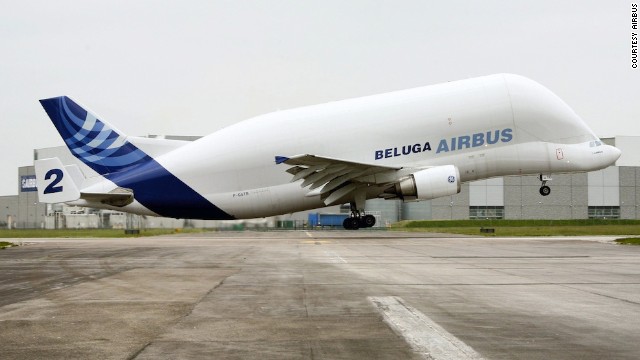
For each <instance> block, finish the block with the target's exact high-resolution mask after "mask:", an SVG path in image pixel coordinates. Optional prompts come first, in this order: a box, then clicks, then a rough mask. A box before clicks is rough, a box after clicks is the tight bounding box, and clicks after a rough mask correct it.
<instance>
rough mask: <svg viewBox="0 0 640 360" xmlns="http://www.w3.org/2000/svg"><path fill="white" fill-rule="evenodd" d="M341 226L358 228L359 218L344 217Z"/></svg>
mask: <svg viewBox="0 0 640 360" xmlns="http://www.w3.org/2000/svg"><path fill="white" fill-rule="evenodd" d="M342 226H343V227H344V228H345V229H347V230H358V228H360V220H358V218H355V217H350V218H346V219H344V221H343V222H342Z"/></svg>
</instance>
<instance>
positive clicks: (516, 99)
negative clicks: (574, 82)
mask: <svg viewBox="0 0 640 360" xmlns="http://www.w3.org/2000/svg"><path fill="white" fill-rule="evenodd" d="M503 77H504V81H505V84H506V86H507V89H508V91H509V96H510V97H511V106H512V109H513V120H514V123H515V126H516V129H517V136H518V138H519V141H520V142H529V141H545V142H552V143H562V144H577V143H583V142H587V141H592V140H596V139H598V137H597V136H596V135H595V134H594V133H593V131H591V129H589V127H588V126H587V125H586V124H585V123H584V121H583V120H582V119H581V118H580V117H579V116H578V115H577V114H576V113H575V112H574V111H573V109H571V108H570V107H569V105H567V104H566V103H565V102H564V101H562V100H561V99H560V98H559V97H558V96H557V95H555V94H554V93H553V92H551V91H550V90H549V89H547V88H546V87H544V86H542V85H540V84H538V83H537V82H535V81H533V80H530V79H528V78H525V77H523V76H519V75H513V74H503Z"/></svg>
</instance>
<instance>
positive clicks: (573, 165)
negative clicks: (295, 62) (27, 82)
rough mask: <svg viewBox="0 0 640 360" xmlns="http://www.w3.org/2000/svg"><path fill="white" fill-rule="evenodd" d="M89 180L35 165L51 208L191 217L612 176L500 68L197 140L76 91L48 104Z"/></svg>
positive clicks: (532, 90)
mask: <svg viewBox="0 0 640 360" xmlns="http://www.w3.org/2000/svg"><path fill="white" fill-rule="evenodd" d="M40 103H41V104H42V106H43V107H44V109H45V110H46V112H47V114H48V115H49V117H50V118H51V120H52V121H53V124H54V125H55V127H56V128H57V130H58V131H59V133H60V135H61V136H62V138H63V139H64V141H65V143H66V145H67V146H68V147H69V149H70V150H71V152H72V153H73V155H74V156H76V157H77V158H78V159H80V160H81V161H82V162H84V163H85V164H86V165H88V166H89V167H90V168H91V169H93V170H94V171H95V172H97V173H98V174H99V176H97V177H85V176H84V174H82V173H81V171H80V170H79V168H78V167H77V166H75V165H71V166H64V165H63V164H62V162H61V161H60V160H59V159H57V158H52V159H43V160H37V161H36V162H35V167H36V177H37V182H38V195H39V199H40V201H41V202H47V203H56V202H65V203H68V204H72V205H78V206H86V207H94V208H104V209H112V210H119V211H125V212H131V213H136V214H142V215H152V216H164V217H174V218H191V219H247V218H257V217H267V216H273V215H280V214H285V213H292V212H296V211H302V210H308V209H314V208H319V207H324V206H329V205H335V204H343V203H350V204H351V210H352V213H351V217H350V218H347V219H346V220H345V222H344V227H345V228H347V229H358V228H362V227H370V226H373V225H374V224H375V218H374V217H373V216H372V215H370V214H366V212H365V209H364V204H365V200H366V199H375V198H383V199H402V200H403V201H414V200H429V199H434V198H437V197H441V196H448V195H454V194H456V193H458V192H459V191H460V186H461V184H462V183H463V182H467V181H472V180H478V179H486V178H491V177H497V176H508V175H525V174H540V180H541V187H540V194H541V195H542V196H547V195H549V193H550V188H549V186H548V185H547V184H546V182H547V181H548V180H550V177H549V175H550V174H551V173H569V172H584V171H592V170H598V169H603V168H606V167H608V166H610V165H612V164H614V162H615V161H616V160H617V159H618V158H619V157H620V150H618V149H617V148H615V147H613V146H609V145H605V144H603V143H602V142H601V141H600V139H598V137H597V136H596V135H595V134H594V133H593V132H592V131H591V130H590V129H589V128H588V127H587V125H586V124H585V123H584V122H583V121H582V120H581V119H580V117H578V115H576V114H575V113H574V112H573V111H572V110H571V108H569V106H567V105H566V104H565V103H564V102H563V101H562V100H560V98H558V97H557V96H556V95H554V94H553V93H552V92H551V91H549V90H548V89H546V88H545V87H543V86H541V85H540V84H538V83H536V82H534V81H532V80H529V79H527V78H524V77H521V76H517V75H511V74H498V75H491V76H486V77H479V78H474V79H468V80H462V81H456V82H449V83H445V84H440V85H433V86H426V87H420V88H416V89H410V90H404V91H397V92H391V93H386V94H381V95H374V96H367V97H362V98H356V99H351V100H344V101H337V102H331V103H327V104H322V105H316V106H308V107H302V108H297V109H292V110H287V111H278V112H274V113H269V114H266V115H262V116H258V117H255V118H252V119H249V120H246V121H243V122H240V123H238V124H235V125H232V126H229V127H227V128H225V129H222V130H219V131H216V132H214V133H213V134H211V135H208V136H205V137H203V138H200V139H198V140H196V141H193V142H180V141H171V140H164V139H147V138H138V137H130V136H126V135H124V134H123V133H122V132H120V131H118V130H117V129H116V128H115V127H114V126H112V125H110V124H109V123H107V122H105V121H104V120H102V119H99V118H98V117H97V116H96V115H94V114H92V113H91V112H89V111H87V110H86V109H85V108H84V107H82V106H80V105H78V104H77V103H76V102H75V101H73V100H71V99H70V98H68V97H66V96H62V97H55V98H50V99H45V100H40Z"/></svg>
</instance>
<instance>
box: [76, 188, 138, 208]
mask: <svg viewBox="0 0 640 360" xmlns="http://www.w3.org/2000/svg"><path fill="white" fill-rule="evenodd" d="M80 198H81V199H83V200H87V201H89V202H98V203H101V204H105V205H111V206H117V207H123V206H127V205H129V204H131V203H132V202H133V191H131V189H125V188H120V187H119V188H115V189H113V190H111V191H109V192H108V193H84V192H83V193H80Z"/></svg>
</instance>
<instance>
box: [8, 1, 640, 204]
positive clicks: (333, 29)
mask: <svg viewBox="0 0 640 360" xmlns="http://www.w3.org/2000/svg"><path fill="white" fill-rule="evenodd" d="M0 6H1V8H2V9H3V10H2V11H1V12H0V116H1V119H0V121H1V124H2V128H1V130H0V154H1V155H0V195H15V194H17V193H18V170H17V168H18V167H19V166H27V165H32V164H33V149H38V148H44V147H51V146H59V145H63V142H62V140H61V138H60V137H59V135H58V134H57V132H56V130H55V128H54V127H53V125H52V124H51V122H50V121H49V119H48V117H47V116H46V113H45V112H44V110H43V109H42V107H41V106H40V104H39V103H38V99H43V98H48V97H54V96H60V95H67V96H70V97H71V98H73V99H75V100H76V101H78V102H79V103H81V104H83V105H84V106H86V107H88V108H89V109H91V110H92V111H93V112H94V113H96V114H97V115H98V116H99V118H101V119H104V120H107V121H108V122H110V123H112V124H113V125H114V126H115V127H117V128H118V129H120V130H121V131H123V132H124V133H126V134H128V135H148V134H167V135H168V134H170V135H206V134H209V133H212V132H214V131H216V130H218V129H221V128H223V127H226V126H229V125H232V124H234V123H237V122H239V121H242V120H244V119H247V118H250V117H253V116H257V115H260V114H263V113H268V112H271V111H275V110H281V109H288V108H294V107H299V106H305V105H313V104H319V103H325V102H329V101H334V100H341V99H348V98H354V97H359V96H366V95H372V94H378V93H384V92H389V91H394V90H401V89H407V88H412V87H418V86H424V85H431V84H437V83H442V82H446V81H452V80H460V79H465V78H470V77H476V76H482V75H489V74H494V73H515V74H520V75H524V76H526V77H529V78H531V79H533V80H536V81H538V82H539V83H541V84H543V85H545V86H546V87H548V88H549V89H551V90H552V91H553V92H554V93H556V94H557V95H558V96H560V98H562V99H563V100H564V101H565V102H567V103H568V104H569V105H570V106H571V107H572V108H573V109H574V111H575V112H576V113H577V114H578V115H580V116H581V117H582V118H583V119H584V121H585V122H586V123H587V124H588V125H589V126H590V127H591V128H592V129H593V130H594V131H595V133H596V134H598V135H599V136H600V137H610V136H615V135H640V121H638V113H639V111H638V105H637V104H638V89H639V88H640V81H639V80H640V69H632V68H631V2H628V1H621V0H616V1H588V0H582V1H558V0H554V1H546V0H541V1H506V0H505V1H491V0H489V1H487V0H485V1H440V0H438V1H435V0H423V1H403V0H395V1H376V0H370V1H361V0H348V1H344V0H342V1H335V0H322V1H296V0H290V1H289V0H287V1H284V0H283V1H279V0H270V1H266V0H265V1H249V0H247V1H218V0H206V1H197V0H190V1H160V0H153V1H150V0H137V1H120V0H110V1H93V0H87V1H68V0H56V1H37V0H34V1H6V0H0ZM336 131H339V129H336Z"/></svg>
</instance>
